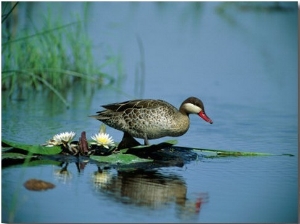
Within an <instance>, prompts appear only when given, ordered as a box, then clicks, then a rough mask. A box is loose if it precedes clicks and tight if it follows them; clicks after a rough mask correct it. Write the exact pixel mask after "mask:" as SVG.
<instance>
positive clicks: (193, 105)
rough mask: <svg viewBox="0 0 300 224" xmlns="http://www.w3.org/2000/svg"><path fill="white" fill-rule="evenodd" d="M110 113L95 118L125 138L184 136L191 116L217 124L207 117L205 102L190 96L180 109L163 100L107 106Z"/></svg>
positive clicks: (105, 106) (146, 100)
mask: <svg viewBox="0 0 300 224" xmlns="http://www.w3.org/2000/svg"><path fill="white" fill-rule="evenodd" d="M102 107H104V108H105V109H106V110H103V111H99V112H97V113H98V114H97V115H93V116H91V117H94V118H96V119H98V120H99V121H102V122H103V123H105V124H107V125H108V126H110V127H113V128H115V129H118V130H120V131H123V132H124V137H125V136H127V137H128V136H129V137H130V136H132V137H135V138H142V139H144V142H145V145H148V144H149V143H148V139H157V138H161V137H165V136H173V137H176V136H181V135H183V134H185V133H186V132H187V130H188V129H189V125H190V119H189V114H198V115H199V116H200V117H201V118H202V119H203V120H205V121H206V122H209V123H210V124H212V123H213V121H212V120H211V119H210V118H209V117H208V116H207V115H206V114H205V110H204V105H203V103H202V101H201V100H200V99H198V98H196V97H189V98H187V99H186V100H185V101H183V103H182V104H181V106H180V108H179V110H177V109H176V108H175V107H174V106H173V105H171V104H169V103H168V102H166V101H163V100H151V99H140V100H131V101H125V102H121V103H112V104H107V105H103V106H102Z"/></svg>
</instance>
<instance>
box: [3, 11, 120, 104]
mask: <svg viewBox="0 0 300 224" xmlns="http://www.w3.org/2000/svg"><path fill="white" fill-rule="evenodd" d="M14 10H17V7H16V9H14ZM54 17H56V15H55V14H53V15H52V13H51V12H49V13H48V14H47V15H44V23H43V26H42V28H41V29H38V28H36V27H35V25H34V24H33V23H31V27H30V28H26V29H23V30H17V32H15V33H13V32H12V30H13V29H12V28H11V26H12V25H6V24H5V23H8V22H9V19H10V15H8V16H7V15H6V16H5V17H3V18H6V20H4V21H3V23H2V91H4V90H6V91H9V93H10V94H12V93H14V92H15V91H18V90H19V91H20V90H21V91H22V90H29V89H33V90H44V89H48V90H50V91H52V92H53V93H54V94H56V95H57V96H58V97H59V99H60V100H61V101H62V102H63V103H64V104H66V105H68V102H67V100H66V99H65V98H64V94H63V92H65V91H67V90H68V89H70V88H72V86H73V85H74V84H75V83H80V84H81V85H82V88H101V87H102V86H104V85H110V84H112V83H114V82H115V79H116V78H115V77H114V74H107V73H106V72H104V70H107V67H114V68H115V70H117V73H119V74H120V73H121V72H122V71H119V70H120V68H121V62H120V57H118V56H110V57H108V58H106V59H102V60H101V61H99V62H97V63H95V60H94V57H93V52H92V50H93V45H92V42H91V40H90V39H89V37H88V35H87V33H86V31H85V29H84V22H83V21H84V20H82V21H81V20H80V18H77V19H76V22H72V23H69V24H63V23H62V22H61V21H62V19H60V18H54ZM8 24H11V23H8ZM99 50H100V49H99ZM110 70H111V69H110ZM117 78H119V77H117Z"/></svg>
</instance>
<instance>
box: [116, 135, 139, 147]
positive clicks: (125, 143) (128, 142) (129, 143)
mask: <svg viewBox="0 0 300 224" xmlns="http://www.w3.org/2000/svg"><path fill="white" fill-rule="evenodd" d="M138 145H140V143H139V142H138V141H137V140H135V139H134V138H133V137H132V136H131V135H130V134H129V133H128V132H124V135H123V138H122V141H121V142H120V144H119V146H118V149H125V148H130V147H134V146H138Z"/></svg>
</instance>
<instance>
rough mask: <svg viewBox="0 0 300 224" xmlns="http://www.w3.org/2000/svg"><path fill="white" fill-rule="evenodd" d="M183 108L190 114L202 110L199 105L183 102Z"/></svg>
mask: <svg viewBox="0 0 300 224" xmlns="http://www.w3.org/2000/svg"><path fill="white" fill-rule="evenodd" d="M184 108H185V109H186V111H188V112H189V113H191V114H199V113H200V111H201V110H202V109H201V108H200V107H198V106H196V105H194V104H192V103H185V104H184Z"/></svg>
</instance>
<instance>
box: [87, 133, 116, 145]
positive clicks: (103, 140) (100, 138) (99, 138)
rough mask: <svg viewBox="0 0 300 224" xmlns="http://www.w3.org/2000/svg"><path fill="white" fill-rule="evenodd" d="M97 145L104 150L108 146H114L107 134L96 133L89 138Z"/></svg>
mask: <svg viewBox="0 0 300 224" xmlns="http://www.w3.org/2000/svg"><path fill="white" fill-rule="evenodd" d="M91 138H92V139H93V140H94V141H95V142H96V144H97V145H99V146H103V147H104V148H107V149H108V148H109V146H113V145H114V140H113V139H112V137H111V136H109V134H106V133H98V134H95V135H94V136H92V137H91Z"/></svg>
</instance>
